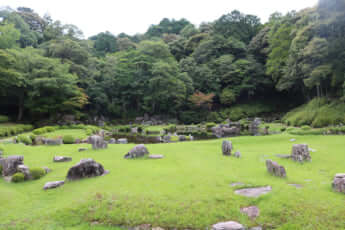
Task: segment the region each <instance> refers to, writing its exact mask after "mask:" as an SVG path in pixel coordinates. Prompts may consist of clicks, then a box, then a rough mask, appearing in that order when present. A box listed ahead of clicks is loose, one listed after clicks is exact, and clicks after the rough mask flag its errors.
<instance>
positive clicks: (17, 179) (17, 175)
mask: <svg viewBox="0 0 345 230" xmlns="http://www.w3.org/2000/svg"><path fill="white" fill-rule="evenodd" d="M24 180H25V176H24V174H23V173H20V172H18V173H15V174H14V175H13V176H12V179H11V181H12V182H14V183H19V182H23V181H24Z"/></svg>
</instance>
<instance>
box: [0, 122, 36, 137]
mask: <svg viewBox="0 0 345 230" xmlns="http://www.w3.org/2000/svg"><path fill="white" fill-rule="evenodd" d="M32 129H33V126H32V125H22V124H17V125H15V124H5V125H0V137H9V136H13V135H17V134H20V133H23V132H28V131H31V130H32Z"/></svg>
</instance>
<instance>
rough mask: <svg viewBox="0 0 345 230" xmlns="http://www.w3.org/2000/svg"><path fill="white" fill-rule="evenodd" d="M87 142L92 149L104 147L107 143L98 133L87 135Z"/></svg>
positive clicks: (106, 146)
mask: <svg viewBox="0 0 345 230" xmlns="http://www.w3.org/2000/svg"><path fill="white" fill-rule="evenodd" d="M89 143H90V144H92V149H106V148H108V144H107V142H106V141H104V138H103V137H101V136H98V135H93V136H91V137H89Z"/></svg>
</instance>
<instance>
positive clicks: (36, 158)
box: [0, 135, 345, 230]
mask: <svg viewBox="0 0 345 230" xmlns="http://www.w3.org/2000/svg"><path fill="white" fill-rule="evenodd" d="M293 137H294V138H296V139H297V141H296V142H293V143H308V144H309V146H310V147H311V148H313V149H316V150H317V151H316V152H314V153H311V155H312V162H310V163H305V164H298V163H295V162H292V161H290V160H287V159H279V158H276V157H275V156H274V155H275V154H278V153H290V151H291V147H292V144H293V143H292V142H290V141H289V140H290V139H291V138H293ZM230 139H231V140H232V142H233V145H234V148H235V150H240V151H241V153H242V156H243V158H242V159H236V158H232V157H231V158H229V157H223V156H222V155H221V143H222V140H211V141H199V142H197V141H195V142H181V143H172V144H155V145H147V147H148V149H149V150H150V152H151V153H152V154H164V155H165V158H164V159H161V160H148V159H140V160H125V159H124V158H123V155H124V154H125V153H127V152H128V150H129V149H130V148H131V147H133V146H134V145H132V144H128V145H109V148H108V149H106V150H99V151H93V150H88V151H86V152H80V153H79V152H78V151H77V149H78V148H79V147H82V146H88V145H63V146H56V147H55V146H37V147H32V146H24V145H12V144H8V145H5V154H6V155H11V154H23V155H24V162H25V164H26V165H28V166H29V167H41V166H48V167H50V168H51V169H52V170H53V171H52V172H51V173H49V174H48V175H46V176H45V177H43V178H41V179H40V180H37V181H30V182H24V183H21V184H12V183H7V182H5V181H3V180H0V204H1V206H0V207H1V212H0V229H30V230H33V229H35V230H37V229H52V230H53V229H54V230H56V229H71V230H79V229H80V230H81V229H96V230H105V229H116V227H112V228H111V227H106V226H137V225H140V224H145V223H150V224H152V225H153V226H160V227H163V228H178V229H205V228H206V227H209V226H211V225H212V224H214V223H217V222H219V221H227V220H235V221H238V222H240V223H242V224H245V225H247V226H257V225H263V226H265V227H266V229H280V230H282V229H285V230H287V229H288V230H293V229H295V230H297V229H298V230H300V229H310V230H311V229H313V230H314V229H320V230H324V229H344V228H345V195H344V194H340V193H335V192H333V191H332V189H331V182H332V179H333V176H334V175H335V174H336V173H341V172H345V164H344V162H345V150H344V143H345V136H297V137H296V136H291V135H275V136H262V137H236V138H230ZM54 155H65V156H72V157H73V162H67V163H53V162H52V158H53V156H54ZM89 157H90V158H94V159H95V160H96V161H98V162H100V163H102V164H103V165H104V167H105V168H106V169H107V170H110V174H108V175H106V176H103V177H98V178H91V179H84V180H81V181H75V182H68V183H66V184H65V185H64V186H62V187H61V188H58V189H55V190H49V191H43V190H42V187H43V185H44V184H45V183H46V182H48V181H54V180H63V179H64V178H65V176H66V174H67V171H68V168H69V167H71V166H72V165H74V164H75V163H77V162H79V160H80V159H82V158H89ZM265 159H272V160H275V161H277V162H278V163H279V164H282V165H284V166H285V167H286V170H287V179H281V178H276V177H273V176H271V175H269V174H268V173H267V172H266V168H265ZM310 180H311V181H310ZM232 182H243V183H246V184H250V185H251V186H255V185H271V186H272V188H273V191H272V192H271V193H269V194H267V195H264V196H262V197H259V198H246V197H241V196H238V195H235V194H234V190H235V188H233V187H230V186H229V184H230V183H232ZM288 183H297V184H301V185H302V186H303V188H301V189H296V188H295V187H293V186H289V185H288ZM249 205H257V206H258V207H259V208H260V217H258V218H257V219H256V220H250V219H249V218H248V217H247V216H245V215H243V214H241V213H240V208H241V207H245V206H249ZM92 223H93V224H92ZM96 223H97V224H96ZM95 224H96V225H95Z"/></svg>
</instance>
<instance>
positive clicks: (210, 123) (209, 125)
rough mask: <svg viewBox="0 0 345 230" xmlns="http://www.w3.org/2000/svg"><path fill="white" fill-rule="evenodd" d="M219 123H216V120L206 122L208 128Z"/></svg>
mask: <svg viewBox="0 0 345 230" xmlns="http://www.w3.org/2000/svg"><path fill="white" fill-rule="evenodd" d="M216 125H217V124H216V123H214V122H208V123H206V128H207V129H211V128H212V127H214V126H216Z"/></svg>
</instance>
